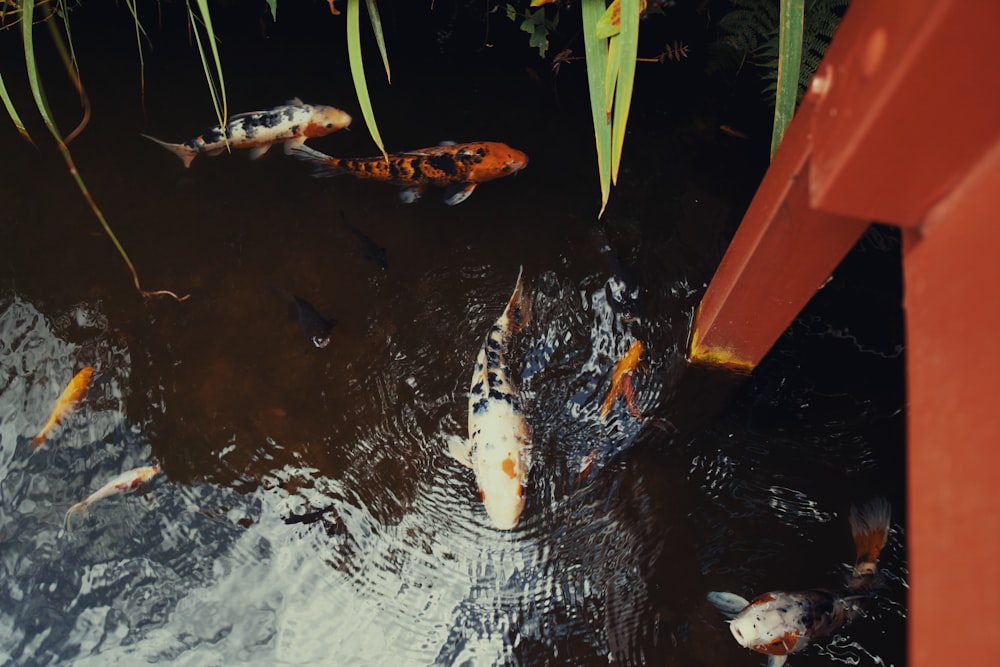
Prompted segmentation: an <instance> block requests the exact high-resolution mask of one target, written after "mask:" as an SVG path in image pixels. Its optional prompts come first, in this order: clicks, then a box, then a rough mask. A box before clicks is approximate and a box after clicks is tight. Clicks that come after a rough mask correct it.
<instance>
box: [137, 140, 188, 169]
mask: <svg viewBox="0 0 1000 667" xmlns="http://www.w3.org/2000/svg"><path fill="white" fill-rule="evenodd" d="M139 136H141V137H145V138H146V139H149V140H150V141H152V142H153V143H155V144H159V145H160V146H163V147H164V148H166V149H167V150H168V151H170V152H171V153H173V154H174V155H176V156H177V157H178V158H180V160H181V162H183V163H184V168H185V169H187V168H189V167H190V166H191V162H192V161H193V160H194V159H195V158H196V157H197V156H198V150H197V149H195V148H191V147H190V146H186V145H184V144H171V143H168V142H166V141H160V140H159V139H157V138H156V137H151V136H149V135H148V134H140V135H139Z"/></svg>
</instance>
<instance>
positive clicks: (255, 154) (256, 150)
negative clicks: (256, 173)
mask: <svg viewBox="0 0 1000 667" xmlns="http://www.w3.org/2000/svg"><path fill="white" fill-rule="evenodd" d="M269 150H271V144H262V145H260V146H254V147H253V148H251V149H250V159H251V160H256V159H257V158H259V157H260V156H261V155H263V154H264V153H266V152H268V151H269Z"/></svg>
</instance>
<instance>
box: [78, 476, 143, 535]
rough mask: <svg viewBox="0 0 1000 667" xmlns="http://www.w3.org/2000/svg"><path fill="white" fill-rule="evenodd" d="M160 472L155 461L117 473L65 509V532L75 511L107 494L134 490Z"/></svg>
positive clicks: (80, 510) (84, 507) (85, 507)
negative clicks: (152, 464) (151, 463)
mask: <svg viewBox="0 0 1000 667" xmlns="http://www.w3.org/2000/svg"><path fill="white" fill-rule="evenodd" d="M159 472H160V464H159V463H157V464H156V465H154V466H146V467H143V468H135V469H134V470H129V471H128V472H123V473H122V474H120V475H118V476H117V477H115V478H114V479H112V480H111V481H110V482H108V483H107V484H105V485H104V486H102V487H101V488H99V489H98V490H97V491H94V492H93V493H92V494H90V495H89V496H87V497H86V498H84V499H83V500H81V501H80V502H78V503H77V504H75V505H73V506H72V507H70V508H69V509H68V510H67V511H66V532H67V533H68V532H69V531H70V522H69V520H70V517H72V516H73V515H74V514H76V513H77V512H82V511H84V510H86V509H87V507H88V506H89V505H90V504H91V503H94V502H97V501H98V500H101V499H102V498H107V497H108V496H113V495H116V494H119V493H128V492H129V491H134V490H135V489H136V488H138V487H139V486H140V485H141V484H143V483H145V482H147V481H149V480H150V479H152V478H153V477H155V476H156V475H157V474H159Z"/></svg>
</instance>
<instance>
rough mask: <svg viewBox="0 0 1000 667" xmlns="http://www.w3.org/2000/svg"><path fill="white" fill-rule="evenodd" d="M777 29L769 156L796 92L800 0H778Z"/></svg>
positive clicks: (789, 115)
mask: <svg viewBox="0 0 1000 667" xmlns="http://www.w3.org/2000/svg"><path fill="white" fill-rule="evenodd" d="M780 20H781V32H780V37H779V40H778V88H777V92H776V93H775V98H776V99H775V104H774V129H772V130H771V156H772V157H773V156H774V152H775V151H776V150H778V145H779V144H780V143H781V139H782V137H784V136H785V130H787V129H788V124H789V123H791V122H792V116H793V115H795V102H796V100H797V99H798V94H799V68H800V67H801V64H802V26H803V22H804V21H805V2H804V0H781V19H780Z"/></svg>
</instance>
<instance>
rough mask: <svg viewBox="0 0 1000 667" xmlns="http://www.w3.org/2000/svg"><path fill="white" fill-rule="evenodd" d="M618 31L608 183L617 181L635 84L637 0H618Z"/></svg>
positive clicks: (637, 28)
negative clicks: (619, 4)
mask: <svg viewBox="0 0 1000 667" xmlns="http://www.w3.org/2000/svg"><path fill="white" fill-rule="evenodd" d="M621 3H622V11H621V33H619V34H618V36H617V37H613V38H612V41H614V42H619V43H620V56H619V57H620V65H621V69H620V71H619V73H618V82H617V88H616V91H615V117H614V120H613V122H612V128H613V136H612V139H613V140H612V152H611V182H612V183H614V184H616V185H617V183H618V169H619V167H621V159H622V148H623V146H624V145H625V126H626V124H627V123H628V112H629V108H630V107H631V105H632V88H633V85H634V84H635V63H636V60H635V59H636V57H637V56H638V54H639V13H640V10H639V0H621Z"/></svg>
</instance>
